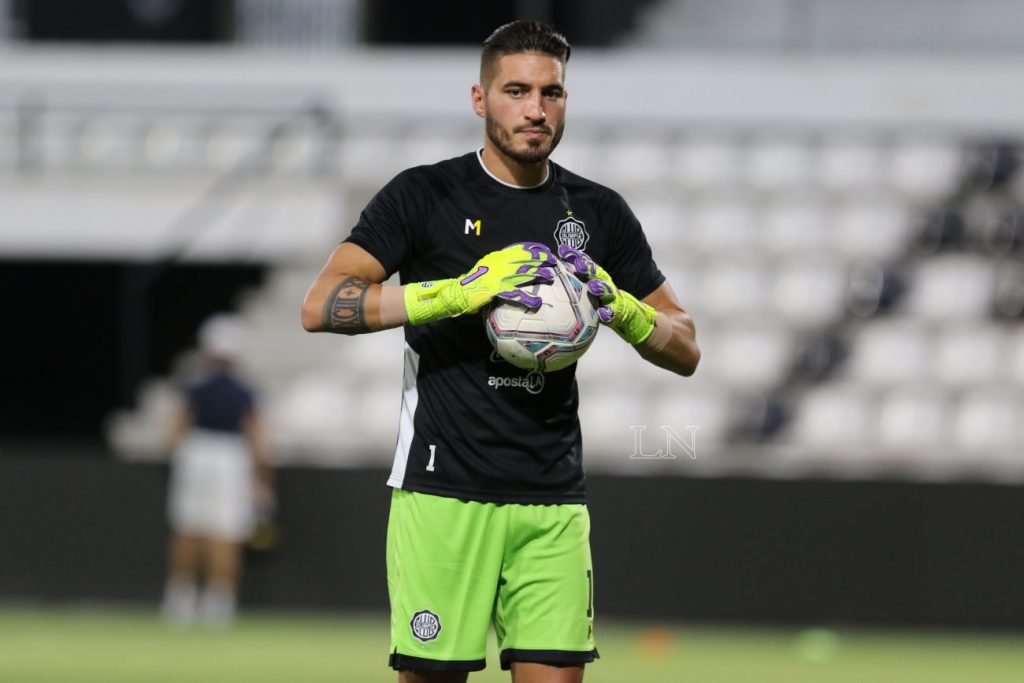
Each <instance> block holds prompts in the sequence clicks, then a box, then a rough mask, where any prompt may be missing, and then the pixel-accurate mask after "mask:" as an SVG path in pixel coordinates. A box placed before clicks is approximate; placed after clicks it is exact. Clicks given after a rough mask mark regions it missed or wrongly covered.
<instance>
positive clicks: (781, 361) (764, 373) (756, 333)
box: [701, 321, 795, 394]
mask: <svg viewBox="0 0 1024 683" xmlns="http://www.w3.org/2000/svg"><path fill="white" fill-rule="evenodd" d="M794 351H795V349H794V344H793V340H792V338H791V335H790V333H789V332H788V331H787V330H786V329H785V328H783V327H781V326H779V325H777V324H774V323H773V321H760V322H759V323H754V324H748V325H742V326H734V327H728V328H725V329H722V330H720V331H719V335H718V341H717V342H716V344H715V346H714V349H713V352H712V353H709V354H708V356H707V358H705V359H704V360H703V361H702V363H704V365H705V367H702V368H701V371H702V372H710V373H711V374H713V375H714V377H715V378H716V379H718V380H719V381H720V382H721V383H722V384H723V386H724V387H726V388H727V389H729V390H730V391H733V392H737V393H746V394H751V393H755V392H763V391H767V390H769V389H771V388H773V387H775V386H777V385H778V384H779V383H781V382H782V380H783V379H784V378H785V376H786V373H787V371H788V370H789V368H790V366H791V365H792V363H793V356H794Z"/></svg>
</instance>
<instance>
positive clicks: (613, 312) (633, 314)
mask: <svg viewBox="0 0 1024 683" xmlns="http://www.w3.org/2000/svg"><path fill="white" fill-rule="evenodd" d="M558 258H560V259H562V260H563V261H565V262H566V263H567V264H568V265H569V266H570V267H571V268H572V270H573V271H574V272H575V273H576V277H578V278H579V279H581V280H583V281H585V282H586V283H587V290H588V291H589V292H590V293H591V294H592V295H593V296H594V298H596V299H597V301H598V302H599V303H600V304H601V306H600V307H599V308H598V309H597V315H598V317H599V318H600V319H601V322H603V323H604V324H606V325H608V327H610V328H612V329H613V330H615V332H616V333H617V334H618V335H619V336H620V337H622V338H623V339H625V340H626V341H627V342H629V343H630V344H633V345H634V346H635V345H636V344H641V343H643V342H645V341H646V340H647V338H648V337H650V336H651V333H652V332H654V318H655V316H656V315H657V311H655V310H654V307H653V306H650V305H648V304H645V303H644V302H642V301H640V300H639V299H637V298H636V297H635V296H633V295H632V294H630V293H629V292H626V291H623V290H621V289H619V288H618V287H616V286H615V283H614V282H612V278H611V276H610V275H609V274H608V272H607V271H606V270H605V269H604V268H602V267H601V266H599V265H597V264H596V263H595V262H594V260H593V259H591V258H590V257H589V256H587V255H586V254H585V253H583V252H582V251H580V250H579V249H573V248H572V247H569V246H566V245H564V244H562V245H559V247H558Z"/></svg>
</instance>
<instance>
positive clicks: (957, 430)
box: [949, 386, 1024, 460]
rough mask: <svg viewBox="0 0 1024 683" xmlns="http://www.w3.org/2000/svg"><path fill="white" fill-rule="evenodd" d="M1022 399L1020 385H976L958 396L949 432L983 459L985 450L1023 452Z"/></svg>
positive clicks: (954, 438)
mask: <svg viewBox="0 0 1024 683" xmlns="http://www.w3.org/2000/svg"><path fill="white" fill-rule="evenodd" d="M1021 415H1024V401H1022V399H1021V391H1020V388H1019V387H1006V386H1004V387H993V386H990V387H978V388H976V389H973V390H971V391H969V392H967V393H965V394H964V395H963V396H962V397H961V398H960V400H959V402H958V406H957V411H956V415H955V417H954V418H953V420H952V421H951V424H952V430H951V434H949V436H951V437H952V442H953V444H954V445H955V446H957V447H959V448H961V449H963V450H964V451H965V452H966V453H968V454H970V455H971V457H974V458H978V459H979V460H984V459H985V458H986V455H985V454H986V451H989V450H1005V451H1014V452H1015V453H1016V454H1017V456H1018V458H1019V455H1020V453H1021V452H1024V450H1022V449H1024V440H1022V437H1024V430H1022V428H1021Z"/></svg>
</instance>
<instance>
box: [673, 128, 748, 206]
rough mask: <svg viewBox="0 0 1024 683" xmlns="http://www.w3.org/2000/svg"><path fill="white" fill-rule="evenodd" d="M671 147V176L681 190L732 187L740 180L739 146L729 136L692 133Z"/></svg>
mask: <svg viewBox="0 0 1024 683" xmlns="http://www.w3.org/2000/svg"><path fill="white" fill-rule="evenodd" d="M674 151H675V159H674V163H673V165H672V169H671V177H672V179H673V180H674V181H675V182H676V183H678V184H679V186H680V187H681V189H683V190H684V191H704V192H706V191H711V190H722V189H735V188H736V187H737V186H738V185H739V184H740V183H741V173H740V169H741V163H740V161H741V160H740V150H739V147H738V145H737V144H736V142H735V141H734V140H732V139H731V138H728V137H723V136H715V135H702V136H694V137H690V138H687V139H685V140H683V141H682V142H680V143H678V144H677V145H676V146H675V150H674Z"/></svg>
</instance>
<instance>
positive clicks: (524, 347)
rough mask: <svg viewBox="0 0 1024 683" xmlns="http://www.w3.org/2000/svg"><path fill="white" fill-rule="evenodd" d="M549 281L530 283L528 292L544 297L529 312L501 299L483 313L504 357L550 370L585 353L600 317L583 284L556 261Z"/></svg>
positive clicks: (523, 365)
mask: <svg viewBox="0 0 1024 683" xmlns="http://www.w3.org/2000/svg"><path fill="white" fill-rule="evenodd" d="M552 270H554V271H555V279H554V282H552V283H551V284H550V285H531V286H528V287H523V288H522V289H523V291H524V292H526V293H528V294H531V295H533V296H539V297H540V298H541V300H542V302H543V303H542V304H541V306H540V308H538V309H537V310H535V311H529V310H527V309H526V307H524V306H522V305H520V304H517V303H515V302H511V301H501V300H498V301H499V303H497V304H496V305H494V306H493V307H491V309H490V310H489V311H488V313H487V314H486V315H485V317H484V327H485V329H486V330H487V338H488V339H490V340H491V344H493V345H494V349H495V350H496V351H497V352H498V355H500V356H501V357H502V358H504V359H505V360H506V361H508V362H509V363H511V364H512V365H514V366H516V367H517V368H523V369H524V370H540V371H541V372H551V371H554V370H561V369H562V368H566V367H568V366H570V365H572V364H573V363H575V362H576V360H577V359H578V358H579V357H580V356H582V355H583V354H584V353H585V352H586V350H587V349H588V348H590V344H591V343H592V342H593V341H594V338H595V337H596V336H597V330H598V325H599V324H600V321H599V319H598V317H597V309H596V308H595V307H594V304H593V303H591V301H590V296H589V295H588V294H587V288H586V285H584V284H583V283H582V282H581V281H580V280H579V279H578V278H577V277H576V276H575V275H573V274H572V273H570V272H569V271H568V269H566V267H565V264H564V263H562V262H561V261H556V265H555V267H554V268H553V269H552Z"/></svg>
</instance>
